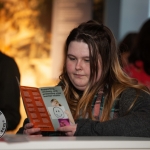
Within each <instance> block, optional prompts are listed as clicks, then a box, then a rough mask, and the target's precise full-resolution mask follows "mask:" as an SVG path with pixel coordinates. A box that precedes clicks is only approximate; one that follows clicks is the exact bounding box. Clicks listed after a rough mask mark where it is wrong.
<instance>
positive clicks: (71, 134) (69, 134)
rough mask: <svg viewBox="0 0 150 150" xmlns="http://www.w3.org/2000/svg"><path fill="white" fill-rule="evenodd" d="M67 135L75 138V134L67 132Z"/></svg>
mask: <svg viewBox="0 0 150 150" xmlns="http://www.w3.org/2000/svg"><path fill="white" fill-rule="evenodd" d="M65 134H66V135H67V136H73V135H74V134H73V132H65Z"/></svg>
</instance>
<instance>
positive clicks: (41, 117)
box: [20, 86, 54, 131]
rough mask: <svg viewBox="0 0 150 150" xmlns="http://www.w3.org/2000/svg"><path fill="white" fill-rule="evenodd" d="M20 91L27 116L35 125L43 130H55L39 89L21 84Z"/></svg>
mask: <svg viewBox="0 0 150 150" xmlns="http://www.w3.org/2000/svg"><path fill="white" fill-rule="evenodd" d="M20 91H21V95H22V99H23V103H24V106H25V110H26V113H27V116H28V118H29V120H30V122H32V123H33V124H34V127H38V128H41V131H54V127H53V124H52V122H51V120H50V116H49V113H48V111H47V109H46V107H45V105H44V102H43V100H42V96H41V94H40V91H39V89H38V88H34V87H27V86H20Z"/></svg>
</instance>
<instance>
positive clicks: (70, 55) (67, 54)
mask: <svg viewBox="0 0 150 150" xmlns="http://www.w3.org/2000/svg"><path fill="white" fill-rule="evenodd" d="M67 56H73V57H76V56H75V55H73V54H67ZM82 58H90V57H89V56H83V57H82Z"/></svg>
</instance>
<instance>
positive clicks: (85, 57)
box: [66, 41, 101, 91]
mask: <svg viewBox="0 0 150 150" xmlns="http://www.w3.org/2000/svg"><path fill="white" fill-rule="evenodd" d="M100 66H101V65H100V63H99V72H98V77H97V79H96V80H98V79H99V78H100V76H101V67H100ZM66 69H67V73H68V76H69V79H70V81H71V82H72V84H73V85H74V86H75V87H76V88H77V89H78V90H82V91H83V90H85V88H86V87H87V85H88V83H89V79H90V58H89V48H88V45H87V44H86V43H84V42H77V41H72V42H70V44H69V46H68V53H67V60H66ZM96 80H95V82H96Z"/></svg>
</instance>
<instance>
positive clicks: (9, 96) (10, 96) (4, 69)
mask: <svg viewBox="0 0 150 150" xmlns="http://www.w3.org/2000/svg"><path fill="white" fill-rule="evenodd" d="M4 59H5V58H4ZM16 76H17V77H18V80H19V81H20V73H19V69H18V67H17V64H16V63H15V61H14V60H13V59H11V58H7V57H6V61H5V60H1V68H0V89H1V90H0V99H1V100H0V110H1V111H2V112H3V113H4V115H5V117H6V121H7V131H9V130H14V129H15V128H16V127H17V125H18V124H19V121H20V118H21V116H20V108H19V107H20V91H19V87H18V83H17V80H16Z"/></svg>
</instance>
